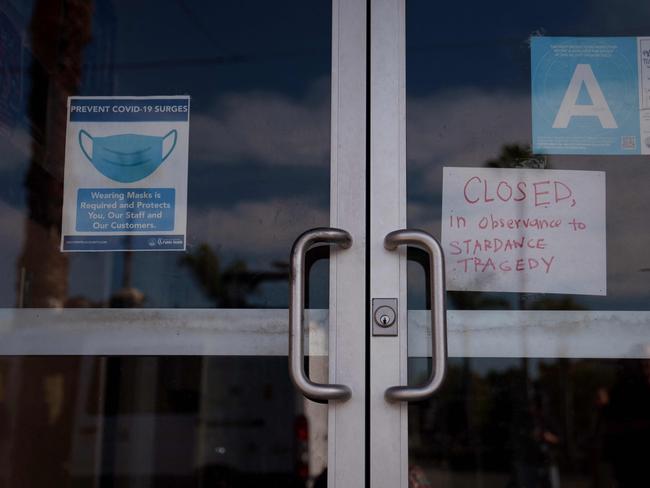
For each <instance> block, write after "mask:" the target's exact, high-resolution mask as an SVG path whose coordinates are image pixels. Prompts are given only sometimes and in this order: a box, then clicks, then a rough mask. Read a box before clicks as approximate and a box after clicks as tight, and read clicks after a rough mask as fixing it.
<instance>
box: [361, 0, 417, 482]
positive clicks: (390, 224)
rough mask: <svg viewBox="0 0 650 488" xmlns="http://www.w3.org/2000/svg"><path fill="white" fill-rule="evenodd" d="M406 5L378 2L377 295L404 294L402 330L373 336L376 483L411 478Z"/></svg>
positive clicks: (374, 51)
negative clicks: (397, 243) (396, 389)
mask: <svg viewBox="0 0 650 488" xmlns="http://www.w3.org/2000/svg"><path fill="white" fill-rule="evenodd" d="M404 9H405V5H404V0H371V2H370V19H371V20H370V128H369V130H370V161H371V165H370V235H369V240H370V269H371V271H370V298H371V299H372V298H397V299H398V336H397V337H371V338H370V453H369V456H370V486H371V487H372V488H399V487H403V488H407V483H408V463H407V454H408V453H407V445H408V438H407V411H408V409H407V408H408V407H407V405H406V404H405V403H388V402H387V401H386V400H385V398H384V393H385V391H386V390H387V389H388V388H389V387H391V386H393V385H405V384H406V382H407V381H406V380H407V376H406V360H407V349H406V346H407V341H406V320H407V315H406V309H407V304H406V250H405V249H400V250H399V251H397V252H389V251H387V250H386V249H384V238H385V236H386V235H387V234H388V233H390V232H392V231H394V230H397V229H401V228H403V227H405V226H406V153H405V151H406V150H405V139H406V136H405V126H406V114H405V79H404V78H405V20H404V13H405V12H404ZM371 326H372V324H368V327H369V328H370V327H371Z"/></svg>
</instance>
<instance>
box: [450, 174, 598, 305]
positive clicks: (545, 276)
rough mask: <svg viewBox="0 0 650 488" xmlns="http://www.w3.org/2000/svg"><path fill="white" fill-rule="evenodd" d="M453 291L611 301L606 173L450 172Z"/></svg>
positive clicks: (451, 278) (451, 273) (451, 275)
mask: <svg viewBox="0 0 650 488" xmlns="http://www.w3.org/2000/svg"><path fill="white" fill-rule="evenodd" d="M443 171H444V175H443V194H442V195H443V196H442V246H443V250H444V252H445V262H446V267H447V287H448V289H449V290H473V291H505V292H540V293H571V294H585V295H605V294H606V292H607V291H606V290H607V287H606V281H607V276H606V272H607V266H606V259H607V256H606V242H605V173H603V172H599V171H552V170H535V169H492V168H444V170H443Z"/></svg>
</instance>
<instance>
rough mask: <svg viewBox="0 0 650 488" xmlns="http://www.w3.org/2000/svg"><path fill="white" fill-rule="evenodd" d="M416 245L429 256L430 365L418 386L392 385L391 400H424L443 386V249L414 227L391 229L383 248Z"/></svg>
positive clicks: (445, 353) (389, 395)
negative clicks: (428, 370) (430, 368)
mask: <svg viewBox="0 0 650 488" xmlns="http://www.w3.org/2000/svg"><path fill="white" fill-rule="evenodd" d="M408 245H411V246H417V247H419V248H422V249H424V250H425V251H426V252H427V254H428V255H429V267H430V269H431V338H432V341H433V342H432V346H431V353H432V355H433V358H432V359H433V368H432V370H431V374H430V375H429V379H428V380H427V382H426V383H425V384H423V385H421V386H413V387H411V386H392V387H390V388H388V389H387V390H386V392H385V394H384V396H385V397H386V399H387V400H389V401H392V402H412V401H417V400H424V399H425V398H429V397H430V396H431V395H433V394H434V393H435V392H436V391H438V389H439V388H440V386H441V385H442V383H443V381H444V379H445V374H446V372H447V317H446V311H447V308H446V306H445V294H446V290H445V262H444V257H443V253H442V248H441V247H440V244H439V243H438V241H437V240H436V239H435V238H434V237H433V236H432V235H430V234H428V233H426V232H424V231H422V230H415V229H413V230H412V229H402V230H396V231H394V232H391V233H390V234H388V235H387V236H386V238H385V239H384V247H385V248H386V249H388V250H389V251H394V250H395V249H397V247H398V246H408Z"/></svg>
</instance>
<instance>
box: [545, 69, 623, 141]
mask: <svg viewBox="0 0 650 488" xmlns="http://www.w3.org/2000/svg"><path fill="white" fill-rule="evenodd" d="M583 83H584V85H585V88H586V90H587V93H588V94H589V96H590V97H591V105H578V103H577V102H578V96H579V94H580V88H581V87H582V85H583ZM572 117H598V120H599V121H600V125H602V127H603V129H617V128H618V125H617V124H616V120H614V115H613V114H612V111H611V110H610V109H609V105H607V100H605V95H603V91H602V90H601V89H600V85H599V84H598V81H597V80H596V76H595V75H594V72H593V71H592V69H591V65H589V64H578V65H577V66H576V69H575V71H574V72H573V77H572V78H571V81H570V82H569V87H568V88H567V91H566V93H565V94H564V98H563V99H562V104H561V105H560V110H558V112H557V115H556V116H555V120H554V121H553V128H554V129H566V128H567V127H568V126H569V122H570V121H571V118H572Z"/></svg>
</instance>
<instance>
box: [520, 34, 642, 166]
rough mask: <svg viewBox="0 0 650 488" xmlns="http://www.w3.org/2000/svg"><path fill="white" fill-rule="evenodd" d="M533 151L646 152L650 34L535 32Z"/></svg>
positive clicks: (533, 42)
mask: <svg viewBox="0 0 650 488" xmlns="http://www.w3.org/2000/svg"><path fill="white" fill-rule="evenodd" d="M531 57H532V59H531V80H532V112H533V151H534V152H535V153H539V154H544V153H545V154H594V155H598V154H617V155H620V154H650V37H533V38H532V39H531Z"/></svg>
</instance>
